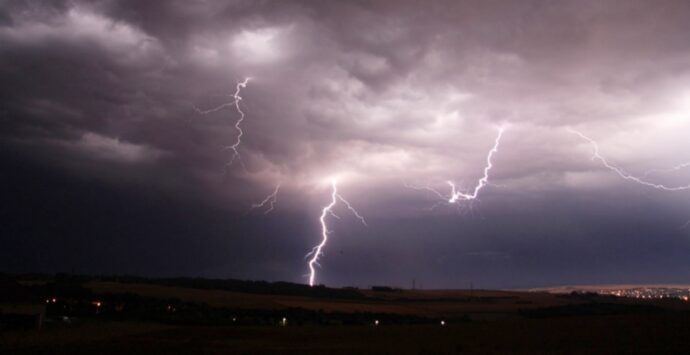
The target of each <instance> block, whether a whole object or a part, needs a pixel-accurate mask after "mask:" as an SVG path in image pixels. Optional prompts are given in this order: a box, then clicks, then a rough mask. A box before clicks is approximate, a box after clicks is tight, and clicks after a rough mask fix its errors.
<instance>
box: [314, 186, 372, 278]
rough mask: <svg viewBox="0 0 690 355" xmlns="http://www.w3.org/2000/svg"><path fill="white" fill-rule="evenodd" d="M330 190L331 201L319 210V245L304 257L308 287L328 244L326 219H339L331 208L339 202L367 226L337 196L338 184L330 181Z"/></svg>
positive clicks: (343, 200)
mask: <svg viewBox="0 0 690 355" xmlns="http://www.w3.org/2000/svg"><path fill="white" fill-rule="evenodd" d="M331 188H332V190H331V201H330V202H329V203H328V204H327V205H326V206H325V207H324V208H323V209H322V210H321V216H320V217H319V222H320V223H321V243H319V244H318V245H317V246H315V247H314V248H313V249H312V250H311V251H310V252H309V253H307V255H306V257H307V258H309V262H308V265H309V271H310V273H309V286H314V280H315V278H316V266H317V265H319V256H321V255H322V254H323V252H322V250H323V248H324V247H325V246H326V243H328V234H329V233H330V231H329V230H328V225H327V224H326V217H328V215H331V216H333V217H336V218H339V217H338V216H337V215H336V214H335V213H334V212H333V207H335V205H336V204H337V203H338V201H341V202H342V203H343V204H345V206H346V207H347V209H348V210H350V212H352V214H353V215H354V216H355V217H357V219H359V220H360V221H361V222H362V223H363V224H364V225H365V226H366V225H367V222H366V220H365V219H364V217H362V215H360V214H359V212H357V210H355V209H354V208H353V207H352V205H351V204H350V203H349V202H348V201H347V200H345V199H344V198H343V197H342V196H340V194H338V184H337V182H336V181H335V180H332V181H331Z"/></svg>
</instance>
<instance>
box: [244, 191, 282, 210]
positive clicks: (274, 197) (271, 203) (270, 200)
mask: <svg viewBox="0 0 690 355" xmlns="http://www.w3.org/2000/svg"><path fill="white" fill-rule="evenodd" d="M278 190H280V184H278V185H276V188H275V190H273V192H272V193H270V194H269V195H268V196H266V198H265V199H263V201H261V202H258V203H253V204H252V208H251V209H250V211H251V210H254V209H257V208H263V207H265V206H268V209H266V210H265V211H264V214H268V213H269V212H271V211H273V209H274V208H275V204H276V203H277V202H278Z"/></svg>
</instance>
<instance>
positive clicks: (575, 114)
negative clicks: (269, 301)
mask: <svg viewBox="0 0 690 355" xmlns="http://www.w3.org/2000/svg"><path fill="white" fill-rule="evenodd" d="M246 77H251V78H252V79H251V80H250V81H249V83H248V85H247V86H246V87H245V88H243V89H242V91H241V96H242V101H241V108H242V111H243V112H244V113H245V114H246V117H245V120H244V121H243V122H242V129H243V131H244V135H243V136H242V143H241V145H240V146H239V149H238V151H239V153H240V154H241V157H242V162H243V163H244V167H243V166H242V165H241V164H240V163H238V162H237V161H236V162H234V163H233V164H232V165H229V164H228V162H229V161H230V159H231V156H232V154H231V153H232V152H231V151H229V150H228V149H226V148H227V146H229V145H231V144H232V143H233V142H234V141H235V139H236V137H237V134H238V132H237V130H236V128H235V123H236V121H237V119H238V115H239V113H238V112H237V111H236V110H235V109H234V108H233V107H227V108H225V109H223V110H219V111H217V112H213V113H209V114H206V115H202V114H199V113H198V112H197V111H196V110H195V108H202V109H206V108H212V107H215V106H218V105H221V104H223V103H226V102H228V101H229V100H230V99H231V98H232V97H231V95H232V94H233V92H234V91H235V85H236V84H237V82H238V81H242V80H243V79H244V78H246ZM228 95H230V96H228ZM499 127H507V129H506V130H505V133H504V135H503V138H502V140H501V145H500V149H499V151H498V152H497V153H496V154H495V155H494V157H493V169H492V170H491V172H490V182H491V183H490V184H489V185H487V186H486V187H485V188H484V189H483V190H482V191H481V192H480V194H479V197H478V199H477V200H474V201H464V202H460V203H458V204H456V205H448V204H444V203H441V204H439V202H440V201H439V198H438V196H436V195H435V194H433V193H431V192H430V191H428V190H419V189H411V188H409V187H410V186H416V187H431V188H433V189H436V190H438V191H439V192H441V193H442V194H449V193H450V187H449V186H448V185H447V184H446V181H453V182H455V183H456V184H457V186H458V187H459V188H460V189H462V190H463V191H469V190H471V189H472V188H474V186H475V184H476V183H477V181H478V179H479V178H480V177H481V176H482V174H483V169H484V166H485V164H486V158H487V153H488V152H489V150H490V149H491V147H492V145H493V143H494V139H495V138H496V135H497V133H498V129H499ZM569 129H575V130H577V131H579V132H582V133H583V134H586V135H587V136H589V137H591V138H593V139H594V140H596V141H597V143H598V144H599V148H600V151H599V152H600V154H601V155H603V156H604V157H606V159H608V160H609V161H610V162H611V163H613V164H615V165H616V166H618V167H620V168H621V169H623V170H624V171H625V172H627V173H629V174H632V175H635V176H638V177H644V178H645V180H648V181H651V182H654V183H658V184H664V185H665V186H671V187H673V186H686V185H688V184H689V183H690V167H685V168H679V169H677V170H672V171H664V170H663V169H669V168H672V167H674V166H677V165H678V164H682V163H685V162H688V161H690V139H688V136H689V134H690V3H689V2H687V1H684V0H679V1H667V0H662V1H634V0H633V1H202V0H197V1H170V2H163V1H89V2H82V1H2V0H0V184H1V185H0V189H1V190H0V196H2V200H1V201H2V204H1V205H0V245H1V246H2V247H0V271H6V272H61V271H65V272H77V273H89V274H137V275H149V276H181V275H183V276H203V277H222V278H240V279H263V280H285V281H291V282H299V283H306V282H307V277H306V275H307V273H308V271H309V270H308V267H307V264H306V260H305V259H304V256H305V254H306V253H307V252H308V251H309V250H311V248H312V247H313V246H314V245H316V244H318V243H319V242H320V224H319V221H318V217H319V215H320V214H321V208H322V207H323V206H325V205H326V204H328V202H329V201H330V192H331V191H330V181H331V180H330V179H331V178H337V179H338V188H339V192H340V193H341V195H342V196H343V197H345V198H346V199H347V200H348V201H349V202H350V203H351V204H352V205H353V206H354V207H355V208H357V209H358V211H359V212H360V213H361V214H362V215H363V216H364V217H365V218H366V219H367V222H368V226H363V225H361V224H360V223H359V221H358V220H357V219H356V218H354V217H353V216H352V215H351V214H349V213H348V211H347V210H346V209H345V208H344V207H343V206H342V205H339V206H337V207H336V208H335V213H336V215H337V216H338V217H340V218H335V217H334V216H329V217H328V223H329V226H330V229H331V234H330V240H329V244H328V245H327V246H326V248H325V249H324V255H323V256H322V259H321V262H320V263H321V268H319V269H318V276H317V283H324V284H326V285H330V286H345V285H354V286H368V285H375V284H385V285H392V286H401V287H409V286H411V283H412V280H413V279H415V280H416V284H417V286H421V287H424V288H431V287H434V288H451V287H452V288H456V287H468V286H469V284H470V282H472V283H473V284H474V287H482V288H517V287H536V286H547V285H560V284H591V283H633V282H634V283H674V282H678V283H680V282H688V280H690V227H687V228H684V226H686V222H688V221H689V220H690V199H689V198H688V197H690V190H688V191H683V190H681V191H662V190H659V189H654V188H651V187H648V186H644V185H641V184H636V183H635V182H632V181H628V180H625V179H622V178H621V177H620V176H618V175H617V174H616V173H615V172H613V171H611V170H608V169H606V168H605V166H604V165H603V164H602V163H601V162H600V161H598V160H592V159H591V158H592V146H591V145H590V144H589V143H588V142H587V141H586V140H583V139H582V138H580V137H578V136H577V135H575V134H573V133H572V132H571V131H570V130H569ZM652 169H659V171H656V170H652ZM650 170H651V171H650ZM277 184H280V186H281V188H280V191H279V194H278V201H277V204H276V208H275V210H273V211H271V212H270V213H268V214H263V210H253V211H251V210H250V207H251V205H252V203H256V202H259V201H261V200H262V199H263V198H264V197H266V196H267V195H268V194H270V193H271V192H272V191H273V190H274V189H275V187H276V185H277ZM432 207H434V208H432Z"/></svg>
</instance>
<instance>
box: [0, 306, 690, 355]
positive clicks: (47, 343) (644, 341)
mask: <svg viewBox="0 0 690 355" xmlns="http://www.w3.org/2000/svg"><path fill="white" fill-rule="evenodd" d="M2 341H3V345H2V347H0V353H3V354H35V353H40V354H276V353H280V354H462V353H468V354H687V353H688V351H689V350H690V319H688V317H686V316H674V315H667V316H582V317H567V318H557V319H536V320H524V319H519V320H498V321H495V320H494V321H480V322H466V323H462V324H455V325H446V326H444V327H442V326H440V325H438V326H432V325H390V326H385V325H380V326H287V327H233V326H213V327H204V326H162V325H158V324H140V323H129V322H93V321H91V322H87V323H84V324H79V325H75V326H72V327H70V328H62V329H46V330H43V331H41V332H30V333H26V332H24V333H12V334H4V335H3V337H2Z"/></svg>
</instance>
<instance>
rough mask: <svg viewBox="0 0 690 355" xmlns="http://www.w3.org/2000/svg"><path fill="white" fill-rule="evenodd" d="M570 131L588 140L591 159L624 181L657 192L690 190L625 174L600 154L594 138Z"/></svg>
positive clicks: (569, 129)
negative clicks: (597, 161)
mask: <svg viewBox="0 0 690 355" xmlns="http://www.w3.org/2000/svg"><path fill="white" fill-rule="evenodd" d="M568 131H569V132H570V133H573V134H575V135H577V136H579V137H580V138H582V139H584V140H586V141H587V142H589V144H590V145H591V146H592V158H591V159H592V160H595V159H596V160H599V161H600V162H601V163H602V164H603V165H604V167H606V168H607V169H609V170H611V171H613V172H615V173H616V174H617V175H618V176H620V177H621V178H623V179H624V180H628V181H632V182H635V183H637V184H640V185H644V186H648V187H651V188H654V189H657V190H664V191H685V190H690V184H688V185H681V186H667V185H664V184H658V183H653V182H650V181H647V180H644V179H642V178H639V177H637V176H634V175H631V174H629V173H627V172H625V171H624V170H623V169H621V168H619V167H617V166H616V165H614V164H612V163H610V162H609V161H608V160H606V158H604V156H602V155H601V154H600V153H599V145H598V144H597V142H596V141H594V140H593V139H592V138H590V137H588V136H586V135H584V134H583V133H581V132H579V131H576V130H574V129H572V128H568ZM681 165H682V164H681Z"/></svg>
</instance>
